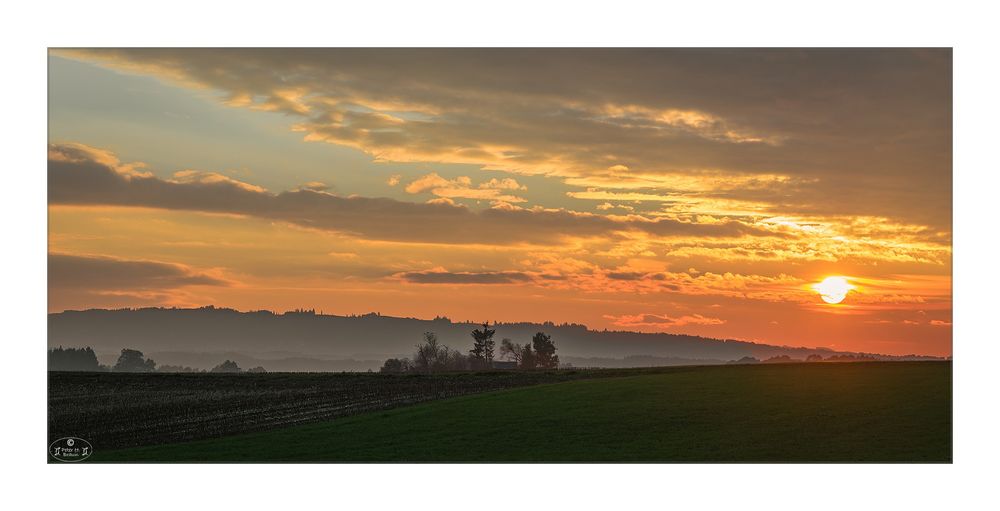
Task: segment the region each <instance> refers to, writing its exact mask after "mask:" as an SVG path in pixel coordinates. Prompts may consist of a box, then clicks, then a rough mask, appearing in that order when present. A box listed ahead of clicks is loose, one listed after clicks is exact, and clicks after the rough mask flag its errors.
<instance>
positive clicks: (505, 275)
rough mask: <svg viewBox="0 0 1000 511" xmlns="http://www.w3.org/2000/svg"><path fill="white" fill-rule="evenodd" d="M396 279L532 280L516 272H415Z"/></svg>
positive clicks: (420, 281)
mask: <svg viewBox="0 0 1000 511" xmlns="http://www.w3.org/2000/svg"><path fill="white" fill-rule="evenodd" d="M396 277H398V278H400V279H402V280H404V281H406V282H411V283H414V284H513V283H517V282H531V281H533V280H534V279H533V278H532V277H531V275H528V274H527V273H521V272H516V271H497V272H458V273H452V272H446V271H415V272H404V273H398V274H396Z"/></svg>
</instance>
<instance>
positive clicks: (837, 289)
mask: <svg viewBox="0 0 1000 511" xmlns="http://www.w3.org/2000/svg"><path fill="white" fill-rule="evenodd" d="M812 287H813V289H814V290H815V291H816V292H817V293H819V297H820V298H822V299H823V301H824V302H826V303H830V304H836V303H840V302H842V301H844V298H847V293H849V292H850V291H851V290H852V289H854V286H853V285H851V283H850V282H848V281H847V279H846V278H845V277H827V278H825V279H823V281H822V282H820V283H818V284H813V286H812Z"/></svg>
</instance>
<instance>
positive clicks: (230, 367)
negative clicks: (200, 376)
mask: <svg viewBox="0 0 1000 511" xmlns="http://www.w3.org/2000/svg"><path fill="white" fill-rule="evenodd" d="M212 372H213V373H238V372H240V366H238V365H236V362H233V361H232V360H226V361H225V362H223V363H221V364H219V365H217V366H215V367H213V368H212Z"/></svg>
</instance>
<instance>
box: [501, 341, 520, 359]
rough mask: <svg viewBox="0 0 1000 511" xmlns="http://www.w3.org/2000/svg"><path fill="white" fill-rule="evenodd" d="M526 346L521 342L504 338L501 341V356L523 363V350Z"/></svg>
mask: <svg viewBox="0 0 1000 511" xmlns="http://www.w3.org/2000/svg"><path fill="white" fill-rule="evenodd" d="M522 351H524V348H523V347H522V346H521V345H520V344H516V343H514V342H512V341H511V340H510V339H507V338H504V339H503V340H501V341H500V358H505V359H507V360H511V361H513V362H514V363H516V364H517V365H521V352H522Z"/></svg>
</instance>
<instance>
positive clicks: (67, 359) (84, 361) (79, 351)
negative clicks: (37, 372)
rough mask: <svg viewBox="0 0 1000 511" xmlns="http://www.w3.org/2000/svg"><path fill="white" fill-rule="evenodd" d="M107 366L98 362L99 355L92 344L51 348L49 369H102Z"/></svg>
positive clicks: (105, 368)
mask: <svg viewBox="0 0 1000 511" xmlns="http://www.w3.org/2000/svg"><path fill="white" fill-rule="evenodd" d="M102 370H105V371H106V370H107V367H105V366H102V365H101V364H100V363H98V362H97V355H96V354H95V353H94V350H92V349H90V346H87V347H86V348H63V347H62V346H59V347H58V348H54V349H50V350H49V371H102Z"/></svg>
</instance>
